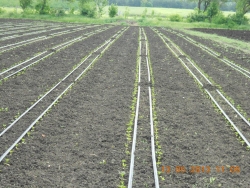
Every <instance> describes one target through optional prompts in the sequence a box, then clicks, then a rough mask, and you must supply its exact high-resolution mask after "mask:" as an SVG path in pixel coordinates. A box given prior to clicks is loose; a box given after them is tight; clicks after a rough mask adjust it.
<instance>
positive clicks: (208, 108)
mask: <svg viewBox="0 0 250 188" xmlns="http://www.w3.org/2000/svg"><path fill="white" fill-rule="evenodd" d="M147 34H148V39H149V44H150V53H151V54H150V56H151V61H152V67H153V73H154V77H155V93H156V104H157V116H158V124H159V140H160V143H161V146H162V151H163V159H162V165H163V166H165V170H166V171H167V169H168V167H166V166H169V167H171V171H170V173H167V172H165V173H163V176H164V178H165V180H164V181H161V185H160V187H230V188H234V187H248V186H250V181H249V180H248V177H247V176H248V175H247V174H248V172H249V170H250V169H249V165H248V160H249V152H248V151H246V150H245V148H244V147H241V145H240V143H239V142H237V140H236V138H235V137H234V135H233V132H232V131H231V130H230V129H229V127H228V126H227V124H226V122H225V121H224V119H223V118H222V116H221V115H220V114H219V113H216V112H215V111H214V109H213V106H212V103H211V102H210V101H209V100H208V99H207V98H206V96H205V95H204V94H203V93H202V92H201V91H200V90H199V89H198V87H197V86H196V85H195V84H194V81H193V78H191V77H190V76H189V75H188V73H187V72H186V71H185V68H184V67H183V66H182V65H181V63H180V62H179V61H178V60H177V59H176V58H175V56H174V55H173V54H172V53H171V51H170V50H168V48H167V47H166V46H165V44H164V43H163V42H162V41H161V39H160V38H159V37H158V36H157V35H156V34H155V33H153V32H152V31H151V30H150V29H147ZM231 165H238V166H240V167H241V173H240V174H233V173H230V172H229V168H228V167H229V166H231ZM178 166H184V167H185V169H186V173H180V172H177V171H176V168H178ZM192 166H199V167H202V166H208V167H210V169H211V173H209V174H207V173H206V170H207V169H206V168H205V172H204V173H203V172H201V171H200V173H189V172H188V171H190V170H192ZM222 166H224V167H225V172H224V173H222V172H217V171H216V167H218V168H219V169H220V168H221V167H222ZM211 177H213V178H215V181H214V182H212V181H211V180H210V178H211Z"/></svg>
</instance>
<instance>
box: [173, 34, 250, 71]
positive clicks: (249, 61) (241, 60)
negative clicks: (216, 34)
mask: <svg viewBox="0 0 250 188" xmlns="http://www.w3.org/2000/svg"><path fill="white" fill-rule="evenodd" d="M177 32H179V33H182V34H183V35H185V36H188V37H190V38H192V39H194V40H195V41H197V42H199V43H201V44H203V45H205V46H207V47H209V48H211V49H213V50H214V51H217V52H220V53H221V54H222V55H223V56H225V57H227V58H228V59H229V60H231V61H234V62H235V63H237V64H239V65H241V66H244V67H245V68H247V69H249V70H250V52H244V51H242V50H240V49H238V48H237V46H235V47H230V46H228V45H226V44H222V43H221V42H220V43H219V41H214V40H210V39H204V38H202V37H198V36H195V35H190V34H187V33H184V32H182V31H180V30H177Z"/></svg>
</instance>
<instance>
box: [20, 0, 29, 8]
mask: <svg viewBox="0 0 250 188" xmlns="http://www.w3.org/2000/svg"><path fill="white" fill-rule="evenodd" d="M19 3H20V6H21V7H22V9H23V10H25V9H26V8H28V7H30V6H31V4H32V0H19Z"/></svg>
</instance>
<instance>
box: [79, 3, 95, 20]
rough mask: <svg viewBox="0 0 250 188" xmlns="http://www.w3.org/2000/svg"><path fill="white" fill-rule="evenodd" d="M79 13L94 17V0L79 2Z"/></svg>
mask: <svg viewBox="0 0 250 188" xmlns="http://www.w3.org/2000/svg"><path fill="white" fill-rule="evenodd" d="M80 6H81V15H83V16H88V17H90V18H94V17H96V6H95V3H94V2H87V3H84V4H81V5H80Z"/></svg>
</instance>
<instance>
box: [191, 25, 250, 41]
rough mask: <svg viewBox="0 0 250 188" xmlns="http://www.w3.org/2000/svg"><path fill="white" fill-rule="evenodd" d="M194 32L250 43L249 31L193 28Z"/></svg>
mask: <svg viewBox="0 0 250 188" xmlns="http://www.w3.org/2000/svg"><path fill="white" fill-rule="evenodd" d="M192 30H194V31H200V32H204V33H210V34H217V35H220V36H224V37H228V38H233V39H238V40H243V41H247V42H249V41H250V31H247V30H230V29H207V28H193V29H192Z"/></svg>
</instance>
